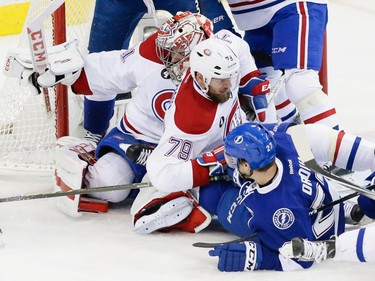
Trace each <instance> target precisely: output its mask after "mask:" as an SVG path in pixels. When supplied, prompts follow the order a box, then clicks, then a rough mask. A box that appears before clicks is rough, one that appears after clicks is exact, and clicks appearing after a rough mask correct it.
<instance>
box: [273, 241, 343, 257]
mask: <svg viewBox="0 0 375 281" xmlns="http://www.w3.org/2000/svg"><path fill="white" fill-rule="evenodd" d="M279 252H280V254H281V255H282V256H284V257H286V258H290V259H293V258H295V259H298V260H300V261H315V262H316V263H320V262H322V261H324V260H326V259H328V258H333V257H334V256H335V253H336V240H335V239H329V240H324V241H309V240H306V239H302V238H299V237H296V238H293V239H292V240H291V241H289V242H286V243H284V245H283V246H282V247H281V248H280V249H279Z"/></svg>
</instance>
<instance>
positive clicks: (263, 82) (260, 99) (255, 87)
mask: <svg viewBox="0 0 375 281" xmlns="http://www.w3.org/2000/svg"><path fill="white" fill-rule="evenodd" d="M255 74H256V75H257V76H253V77H252V78H250V79H249V80H247V81H246V82H245V83H244V84H241V85H240V94H241V95H244V96H248V97H250V98H251V103H252V108H253V109H254V111H255V113H256V116H257V119H258V121H260V122H264V121H265V120H266V110H267V108H268V101H267V96H266V95H267V94H268V93H269V92H270V90H271V86H270V82H269V81H268V80H267V79H266V78H267V75H266V74H265V73H263V74H261V73H260V72H259V71H257V72H256V73H255ZM241 82H242V81H241Z"/></svg>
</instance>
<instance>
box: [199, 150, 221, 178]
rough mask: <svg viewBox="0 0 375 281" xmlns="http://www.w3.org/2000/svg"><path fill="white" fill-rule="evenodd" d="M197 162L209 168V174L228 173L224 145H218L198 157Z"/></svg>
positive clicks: (211, 175)
mask: <svg viewBox="0 0 375 281" xmlns="http://www.w3.org/2000/svg"><path fill="white" fill-rule="evenodd" d="M197 163H198V164H199V165H201V166H206V167H208V168H209V176H210V177H213V176H219V175H223V174H225V173H226V169H227V165H226V164H227V162H226V161H225V157H224V145H220V146H218V147H216V148H215V149H214V150H213V151H210V152H206V153H204V154H203V155H202V156H200V157H198V158H197Z"/></svg>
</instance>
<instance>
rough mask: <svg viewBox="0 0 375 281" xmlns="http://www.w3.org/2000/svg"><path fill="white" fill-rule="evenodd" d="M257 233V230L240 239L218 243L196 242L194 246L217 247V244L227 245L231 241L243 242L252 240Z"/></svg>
mask: <svg viewBox="0 0 375 281" xmlns="http://www.w3.org/2000/svg"><path fill="white" fill-rule="evenodd" d="M256 235H257V233H256V232H255V233H253V234H250V235H249V236H246V237H242V238H238V239H234V240H230V241H226V242H218V243H208V242H196V243H194V244H193V247H197V248H215V247H216V246H219V245H226V244H231V243H238V242H243V241H250V240H251V239H253V238H254V237H255V236H256Z"/></svg>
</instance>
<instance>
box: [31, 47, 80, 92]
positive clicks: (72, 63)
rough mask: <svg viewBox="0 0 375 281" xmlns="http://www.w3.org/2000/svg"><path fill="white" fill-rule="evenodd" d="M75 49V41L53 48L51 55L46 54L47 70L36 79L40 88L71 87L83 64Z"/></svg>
mask: <svg viewBox="0 0 375 281" xmlns="http://www.w3.org/2000/svg"><path fill="white" fill-rule="evenodd" d="M77 47H78V41H77V40H73V41H70V42H67V43H63V44H60V45H57V46H54V47H53V48H54V50H53V53H51V54H50V53H48V57H49V59H48V60H49V66H48V69H47V70H46V72H45V73H43V74H41V75H40V76H39V77H38V84H39V85H40V86H41V87H43V88H48V87H52V86H55V85H56V84H58V83H61V84H64V85H66V86H71V85H72V84H73V83H74V82H75V81H76V80H77V79H78V77H79V75H80V74H81V71H82V68H83V65H84V62H83V58H82V56H81V54H80V52H79V50H78V49H77ZM51 49H52V48H51ZM47 51H48V50H47Z"/></svg>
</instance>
